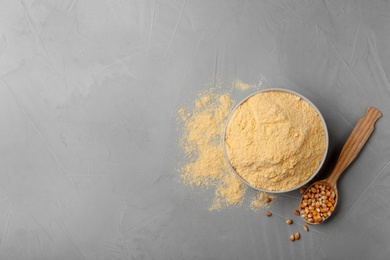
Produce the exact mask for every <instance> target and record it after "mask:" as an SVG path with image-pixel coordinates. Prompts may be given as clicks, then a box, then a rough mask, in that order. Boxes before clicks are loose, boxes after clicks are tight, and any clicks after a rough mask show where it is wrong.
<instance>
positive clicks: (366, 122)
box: [300, 107, 382, 224]
mask: <svg viewBox="0 0 390 260" xmlns="http://www.w3.org/2000/svg"><path fill="white" fill-rule="evenodd" d="M381 116H382V113H381V112H380V111H379V110H378V109H376V108H373V107H369V108H368V110H367V113H366V115H365V116H364V117H363V118H361V119H360V120H359V122H358V123H357V125H356V127H355V128H354V129H353V131H352V133H351V135H350V136H349V137H348V140H347V142H346V143H345V144H344V146H343V148H342V150H341V153H340V155H339V158H338V159H337V162H336V165H335V167H334V169H333V171H332V173H331V174H330V175H329V177H328V178H326V179H324V180H320V181H317V182H315V183H313V184H312V185H311V186H310V187H309V188H307V189H306V191H305V193H304V194H303V196H302V198H301V201H300V213H301V216H302V218H303V219H304V220H305V221H306V222H307V223H308V224H319V223H322V222H323V221H324V220H326V219H328V218H329V216H330V215H331V214H332V212H333V211H334V209H335V208H336V205H337V201H338V194H337V185H336V184H337V180H338V178H339V177H340V175H341V174H342V173H343V172H344V170H345V169H346V168H347V167H348V166H349V165H350V164H351V162H352V161H353V160H354V159H355V158H356V156H357V155H358V153H359V152H360V150H361V149H362V147H363V146H364V144H365V143H366V141H367V140H368V138H369V137H370V135H371V133H372V131H373V130H374V124H375V122H376V121H377V120H378V119H379V118H380V117H381ZM327 186H328V187H327ZM322 187H324V189H321V188H322ZM328 191H329V192H328ZM321 192H322V193H321ZM332 193H333V195H331V194H332ZM312 194H313V196H312ZM315 194H319V195H315ZM311 197H313V198H311ZM316 197H318V198H316ZM309 199H311V201H309ZM313 200H314V201H316V202H317V205H316V204H315V203H314V205H313V204H312V201H313ZM308 201H309V202H310V203H308ZM332 201H333V202H332ZM329 203H330V204H329ZM308 204H310V205H308ZM319 204H320V205H319ZM309 206H311V208H310V209H309V212H308V208H309ZM317 208H318V209H319V210H318V209H317ZM313 210H314V211H316V212H317V213H314V211H313ZM328 212H330V213H328ZM321 213H322V216H321ZM309 216H310V217H309ZM314 216H315V218H314ZM319 217H321V219H320V218H319ZM315 219H316V220H315Z"/></svg>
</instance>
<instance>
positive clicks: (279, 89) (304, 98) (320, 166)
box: [223, 88, 329, 193]
mask: <svg viewBox="0 0 390 260" xmlns="http://www.w3.org/2000/svg"><path fill="white" fill-rule="evenodd" d="M271 91H279V92H286V93H290V94H292V95H295V96H298V97H300V98H301V99H303V100H304V101H306V102H307V103H308V104H309V105H310V106H311V107H312V108H313V109H314V110H315V111H316V112H317V114H318V116H319V117H320V119H321V122H322V125H323V129H324V134H325V152H324V155H323V157H322V160H321V162H320V164H319V166H318V167H317V169H316V170H315V171H314V172H313V173H312V174H311V176H310V177H309V178H308V179H307V180H306V181H305V182H303V183H300V184H299V185H298V186H296V187H294V188H292V189H289V190H281V191H277V190H266V189H261V188H258V187H255V186H253V185H251V184H250V183H248V182H247V181H246V180H245V179H244V178H242V176H240V175H239V174H238V173H237V172H236V170H235V169H234V168H233V166H232V164H231V163H230V160H229V158H228V156H227V152H226V142H225V139H226V131H227V128H228V125H229V121H230V119H231V117H232V115H233V114H234V112H235V111H236V109H237V108H238V107H239V106H240V105H241V104H243V103H244V102H245V101H247V100H248V99H249V98H251V97H252V96H254V95H257V94H259V93H263V92H271ZM328 147H329V134H328V129H327V126H326V123H325V120H324V118H323V116H322V114H321V112H320V111H319V110H318V108H317V107H316V106H315V105H314V104H313V103H312V102H311V101H310V100H309V99H307V98H306V97H304V96H302V95H301V94H299V93H297V92H295V91H292V90H288V89H282V88H270V89H264V90H260V91H257V92H255V93H252V94H251V95H249V96H248V97H246V98H245V99H243V100H242V101H241V102H240V103H239V104H238V105H237V106H236V107H235V108H234V109H233V111H232V112H231V113H230V115H229V117H228V119H227V121H226V125H225V130H224V133H223V149H224V155H225V159H226V161H227V163H228V164H229V166H230V168H231V169H232V171H233V172H234V173H235V174H236V175H237V177H238V178H239V179H240V180H241V181H242V182H243V183H245V184H246V185H248V186H249V187H251V188H253V189H256V190H259V191H264V192H268V193H285V192H290V191H293V190H296V189H299V188H301V187H302V186H305V185H306V184H308V183H309V182H310V181H311V180H312V179H313V178H314V177H315V176H316V175H317V174H318V172H319V171H320V169H321V168H322V166H323V164H324V162H325V159H326V156H327V154H328Z"/></svg>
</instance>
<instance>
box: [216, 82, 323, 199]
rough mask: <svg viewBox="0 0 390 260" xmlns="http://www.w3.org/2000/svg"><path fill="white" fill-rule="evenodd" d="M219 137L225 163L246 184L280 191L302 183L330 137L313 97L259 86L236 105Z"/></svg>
mask: <svg viewBox="0 0 390 260" xmlns="http://www.w3.org/2000/svg"><path fill="white" fill-rule="evenodd" d="M223 141H224V142H223V143H224V153H225V158H226V160H227V162H228V164H229V165H230V167H231V168H232V170H233V171H234V172H235V173H236V175H237V176H238V177H239V178H240V179H241V180H242V181H243V182H244V183H245V184H247V185H248V186H250V187H252V188H254V189H257V190H261V191H265V192H271V193H282V192H288V191H292V190H295V189H298V188H300V187H302V186H304V185H305V184H307V183H308V182H309V181H310V180H311V179H313V177H314V176H315V175H316V174H317V173H318V172H319V170H320V168H321V167H322V165H323V163H324V161H325V158H326V155H327V151H328V144H329V137H328V130H327V127H326V123H325V120H324V118H323V117H322V115H321V113H320V111H319V110H318V109H317V108H316V107H315V105H314V104H313V103H312V102H310V101H309V100H308V99H307V98H305V97H304V96H302V95H300V94H298V93H296V92H294V91H291V90H287V89H276V88H274V89H266V90H261V91H258V92H256V93H254V94H252V95H250V96H248V97H247V98H245V99H244V100H243V101H242V102H240V103H239V104H238V105H237V106H236V107H235V109H234V110H233V111H232V113H231V114H230V116H229V118H228V120H227V123H226V126H225V131H224V140H223Z"/></svg>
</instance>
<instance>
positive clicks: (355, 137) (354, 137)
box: [328, 107, 382, 186]
mask: <svg viewBox="0 0 390 260" xmlns="http://www.w3.org/2000/svg"><path fill="white" fill-rule="evenodd" d="M381 116H382V113H381V112H380V111H379V110H378V109H376V108H374V107H369V108H368V110H367V113H366V115H365V116H364V117H363V118H361V119H360V120H359V122H358V123H357V125H356V126H355V128H354V129H353V131H352V133H351V135H350V136H349V137H348V139H347V142H346V143H345V144H344V146H343V149H341V153H340V155H339V158H338V159H337V162H336V166H335V168H334V169H333V171H332V173H331V174H330V176H329V178H328V182H329V183H330V184H331V185H332V186H335V185H336V182H337V179H338V178H339V177H340V175H341V173H343V172H344V170H345V169H346V168H347V167H348V166H349V165H350V164H351V162H352V161H353V160H354V159H355V158H356V156H357V155H358V153H359V152H360V150H361V149H362V147H363V146H364V144H365V143H366V141H367V140H368V138H369V137H370V135H371V133H372V131H374V124H375V122H376V121H377V120H378V119H379V118H380V117H381Z"/></svg>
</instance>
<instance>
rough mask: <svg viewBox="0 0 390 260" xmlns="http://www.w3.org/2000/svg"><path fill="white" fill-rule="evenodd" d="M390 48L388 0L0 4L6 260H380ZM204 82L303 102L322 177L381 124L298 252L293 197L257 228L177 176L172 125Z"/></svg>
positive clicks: (0, 208)
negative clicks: (371, 118)
mask: <svg viewBox="0 0 390 260" xmlns="http://www.w3.org/2000/svg"><path fill="white" fill-rule="evenodd" d="M389 43H390V3H389V1H379V0H378V1H363V0H360V1H353V0H348V1H318V0H314V1H306V0H294V1H280V0H274V1H210V0H204V1H194V0H177V1H171V0H154V1H153V0H152V1H147V0H138V1H126V0H122V1H120V0H118V1H116V0H115V1H100V0H79V1H78V0H65V1H52V0H36V1H33V0H21V1H14V0H0V108H1V109H0V124H1V125H0V149H1V150H0V151H1V157H0V165H1V170H0V258H1V259H18V260H19V259H40V260H41V259H389V256H390V248H389V246H388V245H389V244H390V225H389V218H390V202H389V199H388V197H389V195H390V177H389V172H390V166H389V159H390V149H389V148H390V143H389V140H390V132H389V129H390V123H389V120H388V118H389V117H388V116H389V115H390V102H389V100H390V82H389V75H390V51H389ZM214 77H218V78H219V79H221V80H223V81H225V82H230V81H232V80H235V79H240V80H242V81H244V82H247V83H251V84H256V83H258V82H259V81H260V80H261V79H262V78H264V79H265V82H264V86H265V87H282V88H289V89H292V90H295V91H297V92H300V93H301V94H303V95H305V96H306V97H308V98H309V99H311V100H312V101H313V103H315V104H316V105H317V107H318V108H319V109H320V110H321V111H322V113H323V115H324V117H325V120H326V121H327V124H328V128H329V133H330V149H329V157H328V160H327V162H326V165H325V167H324V171H323V172H322V174H326V173H327V172H329V171H330V169H331V168H332V166H333V164H334V162H335V160H336V158H337V156H338V153H339V151H340V149H341V146H342V144H343V143H344V142H345V140H346V138H347V136H348V135H349V133H350V132H351V130H352V128H353V127H354V125H355V124H356V122H357V120H358V119H359V118H360V117H361V116H363V115H364V113H365V111H366V108H367V106H369V105H372V106H376V107H377V108H379V109H380V110H381V111H382V112H383V114H384V116H383V118H381V119H380V120H379V121H378V123H377V125H376V127H377V128H376V130H375V132H374V133H373V135H372V136H371V138H370V140H369V142H368V143H367V145H366V146H365V147H364V149H363V150H362V152H361V154H360V155H359V156H358V158H357V160H356V161H355V162H354V163H353V165H351V167H350V168H349V169H348V171H347V173H346V174H345V175H343V176H342V177H341V179H340V183H339V189H340V191H339V195H340V202H339V203H340V204H339V206H338V210H337V214H335V215H334V216H333V217H332V219H331V220H329V221H328V222H327V223H324V224H322V225H319V226H316V227H313V228H312V229H311V230H310V232H308V233H304V234H303V236H302V239H301V240H300V241H298V242H295V243H291V242H290V241H289V240H288V236H289V234H290V233H291V232H294V231H295V230H297V229H298V228H299V224H301V223H302V222H299V221H298V220H297V221H296V223H297V225H292V226H287V225H285V224H284V221H285V218H287V217H290V216H291V212H292V210H293V209H294V208H295V207H296V205H297V203H298V198H299V193H298V192H291V193H289V194H286V195H285V196H279V197H278V200H277V201H276V202H275V203H274V204H273V205H272V208H271V209H272V211H273V212H274V215H273V217H272V218H268V219H266V218H265V217H264V216H263V215H262V214H259V213H255V212H252V211H251V210H248V209H244V208H230V209H227V210H223V211H221V212H212V213H210V212H208V211H207V207H208V205H209V201H208V198H209V195H210V196H211V193H210V194H208V193H207V192H206V193H199V192H196V190H191V189H188V188H186V187H184V186H183V185H181V184H180V183H178V182H177V181H176V180H175V178H176V177H177V175H178V174H177V172H176V170H175V167H176V165H177V159H176V158H177V157H176V154H177V137H178V133H177V132H176V122H175V118H174V116H173V115H174V113H175V111H176V110H177V109H178V108H179V107H181V106H183V105H184V104H186V102H185V100H191V99H194V98H195V96H196V94H197V93H198V92H199V91H201V90H203V89H204V85H203V84H204V83H205V82H209V81H210V79H212V78H214ZM237 101H239V100H237ZM301 233H302V232H301Z"/></svg>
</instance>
